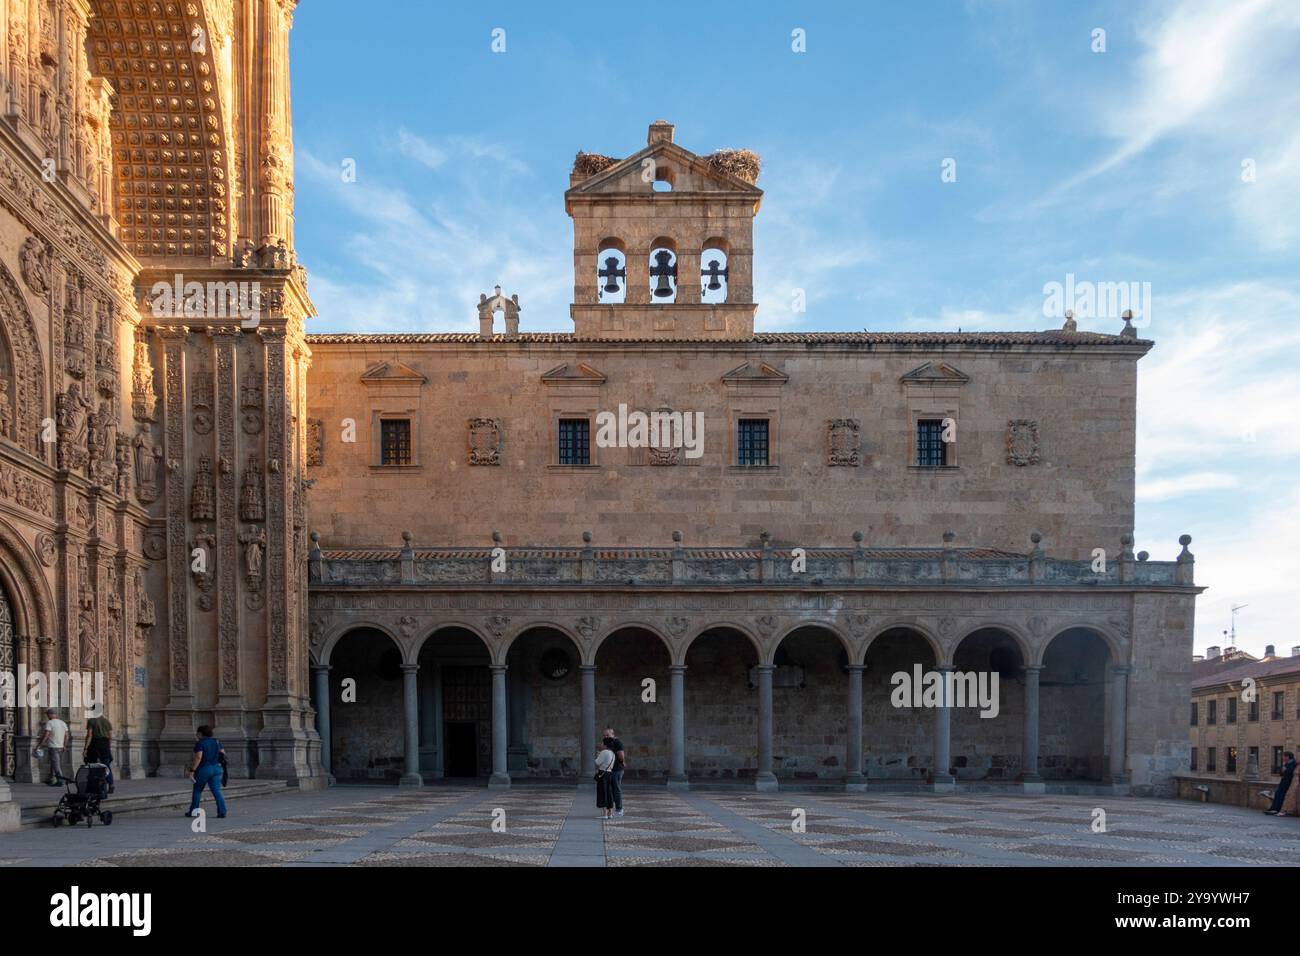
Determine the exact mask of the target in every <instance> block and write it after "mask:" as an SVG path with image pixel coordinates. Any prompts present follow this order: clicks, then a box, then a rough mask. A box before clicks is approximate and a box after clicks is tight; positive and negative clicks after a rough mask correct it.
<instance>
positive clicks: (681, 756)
mask: <svg viewBox="0 0 1300 956" xmlns="http://www.w3.org/2000/svg"><path fill="white" fill-rule="evenodd" d="M668 672H669V674H670V675H671V682H672V705H671V706H672V709H673V710H672V734H673V740H672V760H671V762H670V764H669V771H668V789H669V790H689V789H690V782H689V781H688V780H687V777H686V665H685V664H673V665H672V666H671V667H669V668H668Z"/></svg>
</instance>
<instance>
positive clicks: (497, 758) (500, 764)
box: [488, 664, 510, 790]
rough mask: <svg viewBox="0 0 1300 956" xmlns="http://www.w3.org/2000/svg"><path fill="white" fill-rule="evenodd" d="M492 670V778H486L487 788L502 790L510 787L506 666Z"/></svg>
mask: <svg viewBox="0 0 1300 956" xmlns="http://www.w3.org/2000/svg"><path fill="white" fill-rule="evenodd" d="M491 670H492V776H491V777H489V778H488V787H489V788H491V789H493V790H504V789H507V788H509V786H510V774H509V772H508V771H507V770H506V748H507V747H508V746H509V744H508V739H509V738H508V736H507V730H508V727H507V723H506V721H507V719H508V716H507V714H506V710H507V708H506V665H505V664H493V665H492V667H491Z"/></svg>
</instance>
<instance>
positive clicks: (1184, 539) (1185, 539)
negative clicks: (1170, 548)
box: [1178, 534, 1192, 548]
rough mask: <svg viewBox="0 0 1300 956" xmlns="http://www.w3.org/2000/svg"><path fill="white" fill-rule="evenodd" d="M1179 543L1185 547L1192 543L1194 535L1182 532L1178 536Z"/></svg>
mask: <svg viewBox="0 0 1300 956" xmlns="http://www.w3.org/2000/svg"><path fill="white" fill-rule="evenodd" d="M1178 543H1179V544H1181V545H1182V546H1183V547H1184V548H1185V547H1187V546H1188V545H1189V544H1191V543H1192V536H1191V535H1190V534H1180V535H1179V536H1178Z"/></svg>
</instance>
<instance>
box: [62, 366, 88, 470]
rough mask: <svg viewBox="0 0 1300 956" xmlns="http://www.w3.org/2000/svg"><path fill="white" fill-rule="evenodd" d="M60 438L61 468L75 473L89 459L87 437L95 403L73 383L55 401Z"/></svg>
mask: <svg viewBox="0 0 1300 956" xmlns="http://www.w3.org/2000/svg"><path fill="white" fill-rule="evenodd" d="M54 404H55V412H56V415H57V419H56V424H57V426H58V438H59V467H60V468H65V469H67V470H68V471H73V470H75V469H77V468H80V467H82V466H83V465H84V464H86V461H87V460H88V458H89V453H88V451H87V437H88V434H89V416H90V410H91V409H92V408H94V407H95V406H94V403H93V402H91V401H89V400H88V399H86V398H84V397H83V396H82V394H81V386H80V385H79V384H78V383H77V382H73V383H72V384H71V385H69V386H68V390H67V391H66V392H64V393H63V394H61V395H59V396H58V397H57V398H56V399H55V403H54Z"/></svg>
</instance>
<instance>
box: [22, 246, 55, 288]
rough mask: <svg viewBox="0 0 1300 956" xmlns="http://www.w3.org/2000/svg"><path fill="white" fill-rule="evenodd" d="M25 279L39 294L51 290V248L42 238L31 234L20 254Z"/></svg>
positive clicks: (29, 286)
mask: <svg viewBox="0 0 1300 956" xmlns="http://www.w3.org/2000/svg"><path fill="white" fill-rule="evenodd" d="M18 259H19V264H20V265H21V267H22V273H23V281H24V282H25V283H27V288H29V289H31V290H32V291H33V292H35V293H36V294H37V295H45V293H47V292H49V291H50V279H49V275H50V250H49V248H48V247H47V246H46V245H45V243H44V242H42V241H41V240H40V239H37V238H36V237H35V236H29V237H28V238H27V241H26V242H24V243H23V248H22V251H21V252H19V254H18Z"/></svg>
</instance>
